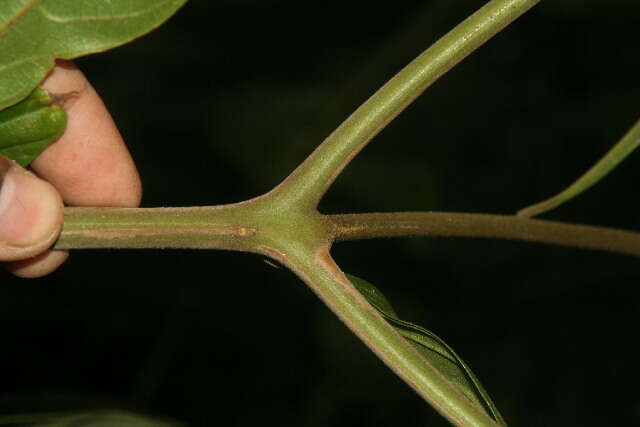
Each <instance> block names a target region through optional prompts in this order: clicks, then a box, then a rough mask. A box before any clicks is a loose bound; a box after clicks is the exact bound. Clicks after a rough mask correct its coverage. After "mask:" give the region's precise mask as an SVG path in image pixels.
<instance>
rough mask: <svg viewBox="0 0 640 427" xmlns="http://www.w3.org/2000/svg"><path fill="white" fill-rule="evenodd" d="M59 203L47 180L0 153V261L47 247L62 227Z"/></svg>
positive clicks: (22, 256) (27, 255)
mask: <svg viewBox="0 0 640 427" xmlns="http://www.w3.org/2000/svg"><path fill="white" fill-rule="evenodd" d="M63 206H64V205H63V203H62V199H61V198H60V195H59V194H58V192H57V191H56V190H55V188H54V187H53V186H52V185H51V184H49V183H48V182H45V181H43V180H41V179H40V178H38V177H36V176H35V175H33V174H32V173H31V172H28V171H27V170H26V169H23V168H22V167H20V166H18V165H17V164H16V163H14V162H12V161H10V160H8V159H7V158H5V157H2V156H0V261H16V260H24V259H28V258H32V257H35V256H36V255H39V254H40V253H42V252H44V251H45V250H46V249H48V248H49V247H50V246H51V245H52V244H53V243H54V242H55V240H56V239H57V238H58V234H59V233H60V229H61V228H62V222H63Z"/></svg>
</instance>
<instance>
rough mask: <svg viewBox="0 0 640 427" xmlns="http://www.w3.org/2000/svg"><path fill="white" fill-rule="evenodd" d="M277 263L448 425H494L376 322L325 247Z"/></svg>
mask: <svg viewBox="0 0 640 427" xmlns="http://www.w3.org/2000/svg"><path fill="white" fill-rule="evenodd" d="M285 252H286V255H285V254H284V253H285ZM276 259H277V260H278V261H280V262H281V263H283V264H284V265H287V266H288V267H289V268H290V269H291V270H293V271H294V272H295V273H296V274H298V276H299V277H300V278H301V279H302V280H304V281H305V282H306V283H307V285H309V287H310V288H311V289H312V290H313V291H314V292H315V293H316V295H318V297H320V299H321V300H322V301H324V302H325V303H326V304H327V305H328V306H329V308H331V310H332V311H333V312H334V313H335V314H336V315H337V316H338V317H339V318H340V320H342V321H343V322H344V323H345V325H347V327H349V329H351V330H352V331H353V332H354V333H355V334H356V335H357V336H358V337H359V338H360V339H361V340H362V341H363V342H364V343H365V344H366V345H367V346H368V347H369V348H370V349H371V350H372V351H373V352H374V353H375V354H376V355H377V356H378V357H379V358H380V359H382V360H383V361H384V362H385V363H386V364H387V366H389V367H390V368H391V369H392V370H393V371H394V372H395V373H396V374H397V375H398V376H399V377H400V378H402V379H403V380H404V381H405V382H406V383H407V384H408V385H409V386H411V387H412V388H413V389H414V390H415V391H416V392H417V393H418V394H419V395H420V396H422V397H423V398H424V399H425V400H427V401H428V402H429V403H430V404H431V405H432V406H433V407H434V408H435V409H436V410H437V411H438V412H440V413H441V414H442V415H443V416H444V417H445V418H447V419H448V420H449V421H450V422H451V423H453V424H454V425H458V426H492V427H495V426H497V425H498V424H497V423H496V422H495V421H494V420H493V419H492V418H491V417H490V416H489V415H488V414H487V413H486V412H485V411H484V409H483V408H481V407H480V406H478V405H477V404H476V403H474V402H472V401H471V400H470V399H469V398H467V397H466V396H465V395H464V394H462V392H460V391H459V390H457V389H456V388H455V386H454V385H452V383H450V382H449V381H448V380H447V379H446V378H444V377H443V376H442V374H441V373H440V372H439V371H438V370H437V369H435V368H434V367H433V366H432V365H431V364H430V363H429V362H428V361H427V360H426V359H424V358H423V357H422V356H421V355H420V354H419V353H418V352H417V351H416V349H415V348H414V347H413V346H412V345H411V344H410V343H409V342H408V341H407V340H405V339H404V338H403V337H402V336H401V335H400V334H398V332H397V331H396V330H395V329H394V328H393V327H392V326H391V325H390V324H389V323H388V322H387V321H386V320H384V318H383V317H382V316H380V314H379V313H378V311H377V310H375V309H374V308H373V307H372V306H371V304H369V302H368V301H367V300H366V299H365V298H364V297H363V296H362V295H361V294H360V293H359V292H358V291H357V290H356V289H355V288H354V286H353V285H352V284H351V282H350V281H349V280H348V279H347V278H346V277H345V275H344V273H343V272H342V271H341V270H340V268H339V267H338V266H337V265H336V264H335V263H334V261H333V259H332V258H331V256H330V255H329V252H328V247H324V246H320V247H316V248H314V249H311V250H310V249H309V248H305V249H303V250H295V249H291V250H286V251H283V252H282V254H281V256H276Z"/></svg>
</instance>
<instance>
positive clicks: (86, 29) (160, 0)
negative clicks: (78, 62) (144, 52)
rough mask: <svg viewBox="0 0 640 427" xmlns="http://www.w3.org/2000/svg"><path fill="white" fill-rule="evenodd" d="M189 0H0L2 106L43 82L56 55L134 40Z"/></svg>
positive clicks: (77, 53)
mask: <svg viewBox="0 0 640 427" xmlns="http://www.w3.org/2000/svg"><path fill="white" fill-rule="evenodd" d="M186 1H187V0H109V1H105V0H2V1H0V110H1V109H4V108H6V107H8V106H9V105H13V104H15V103H17V102H18V101H20V100H21V99H23V98H25V97H26V96H27V95H28V94H29V92H31V91H32V90H33V89H34V88H35V87H36V86H37V85H38V84H40V82H41V81H42V80H43V79H44V77H45V76H46V74H47V73H48V72H49V70H51V68H52V67H53V64H54V59H55V58H65V59H73V58H77V57H78V56H82V55H87V54H90V53H95V52H102V51H105V50H107V49H111V48H113V47H116V46H119V45H122V44H124V43H127V42H130V41H131V40H133V39H135V38H137V37H140V36H141V35H143V34H146V33H148V32H149V31H151V30H153V29H155V28H156V27H158V26H159V25H160V24H162V23H163V22H164V21H165V20H166V19H168V18H169V17H170V16H171V15H172V14H173V13H174V12H175V11H176V10H177V9H178V8H179V7H180V6H182V5H183V4H184V3H185V2H186Z"/></svg>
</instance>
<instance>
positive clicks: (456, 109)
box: [0, 0, 640, 426]
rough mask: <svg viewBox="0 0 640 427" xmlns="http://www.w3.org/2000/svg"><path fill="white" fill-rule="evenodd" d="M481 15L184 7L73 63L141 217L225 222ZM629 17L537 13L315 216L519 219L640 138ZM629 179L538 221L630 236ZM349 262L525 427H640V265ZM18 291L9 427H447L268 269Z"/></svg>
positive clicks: (603, 7)
mask: <svg viewBox="0 0 640 427" xmlns="http://www.w3.org/2000/svg"><path fill="white" fill-rule="evenodd" d="M483 3H484V2H483V1H481V0H457V1H450V0H434V1H425V0H422V1H417V0H416V1H412V0H396V1H394V2H375V1H373V2H372V1H367V2H364V1H362V2H360V1H347V2H293V1H285V0H279V1H276V0H272V1H255V0H254V1H251V0H244V1H240V0H235V1H231V0H227V1H218V2H205V1H192V2H191V3H190V4H187V6H186V7H184V8H183V9H182V10H181V11H180V12H178V14H177V15H176V16H175V17H174V18H173V19H172V20H170V21H169V22H168V23H167V24H166V25H165V26H163V27H161V28H160V29H159V30H157V31H155V32H153V33H151V34H150V35H148V36H146V37H144V38H142V39H140V40H138V41H136V42H134V43H132V44H129V45H126V46H123V47H120V48H118V49H115V50H113V51H109V52H107V53H104V54H100V55H94V56H90V57H87V58H82V59H80V60H78V61H77V62H78V64H79V65H80V67H81V68H82V69H83V70H84V71H85V73H86V74H87V76H88V78H89V79H90V80H91V81H92V83H93V84H94V86H95V87H96V89H97V90H98V91H99V92H100V93H101V95H102V96H103V98H104V100H105V102H106V104H107V105H108V107H109V108H110V110H111V112H112V114H113V116H114V119H115V121H116V123H118V125H119V127H120V129H121V131H122V133H123V135H124V137H125V139H126V140H127V142H128V144H129V146H130V149H131V151H132V153H133V156H134V158H135V159H136V162H137V164H138V166H139V169H140V173H141V176H142V179H143V183H144V190H145V197H144V201H143V206H188V205H205V204H220V203H228V202H235V201H240V200H244V199H247V198H250V197H253V196H256V195H259V194H261V193H263V192H265V191H267V190H268V189H270V188H271V187H273V186H274V185H275V184H276V183H278V182H279V181H280V180H281V179H282V178H284V177H285V176H286V175H287V174H288V173H289V172H290V171H291V170H292V169H293V168H294V167H295V166H296V165H297V164H298V163H299V162H300V161H302V159H303V158H304V157H305V156H306V155H307V154H308V153H309V152H310V151H311V150H312V149H313V148H314V147H315V146H316V145H317V144H319V143H320V142H321V141H322V139H323V138H324V137H325V136H326V135H328V134H329V133H330V132H331V130H333V129H334V128H335V127H336V126H337V125H338V124H339V123H340V122H341V121H342V120H343V119H344V118H345V117H346V116H347V115H348V114H349V113H350V112H351V111H353V110H354V109H355V108H356V107H357V106H358V105H359V104H360V103H361V102H363V101H364V100H365V99H366V98H367V97H368V96H369V95H370V94H371V93H373V91H375V90H376V89H377V88H378V87H379V86H381V85H382V84H383V83H384V82H385V81H386V80H387V79H388V78H390V77H391V76H392V75H393V74H394V73H395V72H397V71H398V70H399V69H400V68H401V67H402V66H404V65H405V64H406V63H407V62H409V61H410V60H411V59H412V58H414V57H415V56H417V55H418V54H419V53H420V52H421V51H422V50H424V49H425V48H426V47H428V46H429V45H430V44H431V43H432V42H434V41H435V40H436V39H437V38H438V37H439V36H441V35H442V34H444V33H445V32H446V31H447V30H449V29H450V28H452V27H453V26H454V25H455V24H456V23H458V22H459V21H461V20H462V19H463V18H465V17H466V16H468V15H469V14H470V13H472V12H473V11H474V10H475V9H477V8H479V7H480V6H481V5H482V4H483ZM639 16H640V4H639V3H638V2H637V1H635V0H627V1H623V0H615V1H609V2H604V1H601V0H590V1H577V0H571V1H569V0H567V1H548V2H543V4H541V5H539V6H536V7H535V8H534V9H532V10H531V11H530V12H529V13H528V14H526V15H525V16H524V17H522V18H520V19H519V20H518V21H516V23H515V24H513V25H512V26H511V27H509V28H508V29H507V30H505V31H503V32H502V33H500V34H499V35H498V36H497V37H495V38H494V39H493V40H491V41H490V42H489V43H488V44H487V45H485V46H484V47H482V48H481V49H480V50H479V51H477V52H476V53H474V54H473V55H472V56H471V57H469V58H467V59H466V60H465V61H463V62H462V63H461V64H460V65H459V66H457V67H456V68H455V69H454V70H452V71H451V72H449V73H448V74H447V75H446V76H444V77H443V78H441V79H440V80H439V81H438V82H437V83H436V84H435V85H434V86H433V87H432V88H430V89H429V90H428V91H427V92H426V93H425V95H423V96H422V97H421V98H419V99H418V100H417V101H416V102H415V103H414V104H413V105H412V106H411V107H410V108H409V109H408V110H407V111H406V112H404V113H403V114H402V115H401V116H400V117H399V118H398V119H397V120H396V121H394V122H393V123H392V124H391V125H390V126H389V127H388V128H386V129H385V130H384V131H383V132H382V133H381V134H380V135H379V136H378V137H376V139H375V140H374V141H373V142H372V143H371V144H370V146H369V147H367V149H366V150H364V151H363V153H362V154H361V155H360V156H359V157H358V158H357V159H356V160H355V161H354V162H353V164H352V165H350V166H349V167H348V168H347V170H345V172H344V173H343V174H342V175H341V177H340V178H339V179H338V181H337V182H336V184H335V185H334V186H333V187H332V189H331V190H330V192H329V194H328V195H327V197H326V198H325V199H324V200H323V202H322V205H321V210H322V211H323V212H325V213H338V212H364V211H394V210H438V211H464V212H486V213H503V214H509V213H513V212H515V211H516V210H517V209H519V208H521V207H523V206H526V205H528V204H530V203H533V202H536V201H539V200H541V199H543V198H546V197H548V196H550V195H552V194H554V193H555V192H557V191H559V190H560V189H562V188H563V187H564V186H566V185H567V184H568V183H570V182H571V181H572V180H573V179H575V178H576V177H577V176H578V175H580V174H581V173H582V172H583V171H584V170H586V168H587V167H589V166H590V165H591V164H592V163H593V162H594V161H595V160H596V159H597V158H599V157H600V156H601V155H602V154H603V153H604V152H605V151H606V150H607V149H608V148H609V147H610V146H611V145H612V144H613V143H614V142H615V141H616V140H617V139H618V138H619V137H621V136H622V135H623V134H624V132H626V130H627V129H628V128H629V127H630V126H631V125H632V124H633V123H634V121H635V120H637V118H638V99H640V88H639V85H638V65H639V60H638V42H639V40H640V37H639V32H640V19H639ZM639 162H640V160H638V158H637V155H633V156H631V158H630V159H629V160H628V161H626V162H624V163H623V164H622V165H621V166H620V167H619V168H618V169H617V170H616V171H615V172H613V173H612V174H611V175H610V176H609V177H608V178H607V179H606V180H605V181H603V182H602V183H600V184H598V185H597V186H596V187H594V188H593V189H592V190H590V191H589V192H588V193H586V194H585V195H583V196H581V197H579V198H578V199H576V200H575V201H572V202H571V203H569V204H567V205H566V206H564V207H562V208H560V209H558V210H557V211H554V212H551V213H549V214H546V215H545V216H544V217H545V218H549V219H555V220H562V221H571V222H578V223H588V224H594V225H602V226H609V227H618V228H625V229H638V228H639V227H640V222H639V218H640V217H639V215H638V202H637V194H638V193H637V190H636V188H637V187H636V183H637V182H638V179H639V178H640V172H638V163H639ZM333 254H334V256H335V258H336V259H337V260H338V262H339V264H340V265H341V266H342V268H343V269H344V270H345V271H348V272H350V273H352V274H356V275H359V276H361V277H364V278H366V279H368V280H370V281H371V282H373V283H375V284H376V285H378V286H379V287H380V288H381V289H382V290H383V291H384V292H385V293H386V294H387V296H388V297H389V299H390V300H391V301H392V302H393V304H394V305H395V307H396V309H397V311H398V312H399V313H400V315H401V316H402V317H403V318H405V319H407V320H410V321H413V322H415V323H418V324H421V325H423V326H425V327H427V328H429V329H431V330H433V331H434V332H436V333H437V334H439V335H440V336H441V337H443V338H445V339H446V340H447V341H448V342H449V343H450V344H451V345H452V346H453V347H454V348H455V349H456V350H457V352H458V353H459V354H460V355H461V356H462V357H463V358H464V359H465V360H466V361H467V362H468V363H469V364H470V365H471V367H472V368H473V369H474V371H475V372H476V374H477V375H478V376H479V377H480V379H481V380H482V382H483V383H484V385H485V387H486V388H487V390H488V391H489V392H490V394H491V395H492V396H493V397H494V400H495V402H496V404H497V405H498V407H499V408H500V409H501V410H502V412H503V415H504V416H505V418H506V419H507V421H509V422H510V424H512V425H518V426H541V425H580V426H585V425H602V424H605V423H606V424H608V425H613V424H625V425H632V424H637V423H639V422H640V392H639V391H638V389H637V384H638V380H639V379H640V378H639V377H640V375H639V374H638V372H637V371H638V369H637V366H636V365H637V363H636V361H637V360H638V358H639V357H640V345H639V344H638V339H637V336H638V332H637V325H636V323H637V312H638V309H639V308H640V303H639V300H638V297H639V292H638V288H637V285H638V280H639V279H640V272H639V271H638V267H639V265H638V261H637V259H636V258H632V257H627V256H622V255H616V254H607V253H599V252H590V251H583V250H575V249H568V248H557V247H547V246H542V245H536V244H526V243H514V242H505V241H491V240H471V239H453V240H446V239H404V240H402V239H397V240H395V239H390V240H379V241H365V242H357V243H341V244H338V245H336V246H335V248H334V250H333ZM2 283H3V286H2V287H0V304H1V307H2V310H1V315H0V316H1V319H2V322H1V323H0V325H1V328H2V329H1V330H0V336H2V351H0V412H1V413H13V412H24V411H34V410H42V411H50V410H69V409H82V408H96V407H118V408H125V409H131V410H137V411H142V412H146V413H151V414H156V415H163V416H168V417H171V418H174V419H178V420H182V421H185V422H186V423H187V424H188V425H193V426H208V425H215V424H217V423H219V424H220V425H230V426H236V425H237V426H253V425H278V426H299V425H303V426H360V425H369V426H396V425H402V426H425V425H430V426H436V425H446V422H445V421H444V420H443V419H441V418H440V417H439V415H437V414H436V413H435V411H433V410H432V409H431V408H430V407H429V406H427V405H426V404H424V402H423V401H422V400H421V399H420V398H419V397H418V396H417V395H416V394H415V393H414V392H413V391H412V390H411V389H410V388H409V387H408V386H406V385H405V384H404V383H402V382H401V381H400V380H399V379H397V378H396V377H395V376H394V375H393V374H392V373H391V371H389V369H388V368H386V367H385V366H384V365H383V364H382V362H380V361H379V360H377V359H376V358H375V357H374V356H373V355H372V354H371V353H370V352H369V351H368V350H367V349H366V348H365V347H364V345H363V344H361V343H360V342H359V341H357V339H356V338H355V337H354V336H352V335H351V334H350V333H349V332H348V331H347V330H346V328H345V327H344V326H343V325H341V324H340V323H339V321H337V320H336V318H335V317H334V316H333V315H332V314H331V313H330V312H329V311H328V310H327V309H326V308H325V307H324V306H323V305H322V304H321V303H320V301H319V300H317V298H316V297H315V296H314V295H313V294H312V293H311V292H310V291H309V290H308V289H307V288H306V287H305V286H304V285H303V284H302V283H301V282H300V281H299V280H298V279H297V278H296V277H295V276H293V275H292V274H291V273H289V272H287V271H286V270H282V269H274V268H272V267H271V266H269V265H267V264H266V263H265V262H263V259H262V258H261V257H258V256H255V255H246V254H237V253H229V252H213V251H202V252H196V251H172V250H166V251H159V250H145V251H134V250H120V251H105V250H101V251H97V250H96V251H93V250H87V251H74V252H73V254H72V257H71V258H70V260H69V261H68V263H67V264H66V265H65V266H64V267H63V268H62V269H60V270H59V271H58V272H56V273H54V274H52V275H50V276H49V277H46V278H43V279H38V280H19V279H15V278H12V277H9V275H8V274H6V273H5V274H4V275H3V276H2Z"/></svg>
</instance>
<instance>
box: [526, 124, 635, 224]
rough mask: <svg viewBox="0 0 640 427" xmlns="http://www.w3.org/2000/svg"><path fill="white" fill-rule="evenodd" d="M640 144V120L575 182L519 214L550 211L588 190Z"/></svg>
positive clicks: (538, 213)
mask: <svg viewBox="0 0 640 427" xmlns="http://www.w3.org/2000/svg"><path fill="white" fill-rule="evenodd" d="M638 145H640V120H638V121H637V122H636V124H635V125H633V127H632V128H631V129H629V131H628V132H627V133H626V134H625V135H624V136H623V137H622V139H621V140H620V141H618V142H617V143H616V144H615V145H614V146H613V147H612V148H611V150H609V151H608V152H607V154H605V155H604V156H603V157H602V158H601V159H600V160H599V161H598V162H597V163H596V164H595V165H593V166H592V167H591V169H589V170H588V171H586V172H585V173H584V175H582V176H581V177H580V178H578V179H577V180H576V181H575V182H574V183H573V184H571V185H570V186H568V187H567V188H566V189H564V190H563V191H561V192H560V193H558V194H556V195H555V196H553V197H551V198H549V199H547V200H543V201H542V202H539V203H536V204H535V205H531V206H527V207H526V208H524V209H520V210H519V211H518V213H517V215H518V216H523V217H532V216H536V215H540V214H541V213H544V212H547V211H550V210H551V209H554V208H556V207H558V206H560V205H561V204H563V203H565V202H566V201H568V200H571V199H573V198H574V197H576V196H577V195H579V194H580V193H583V192H584V191H586V190H588V189H589V188H590V187H592V186H593V185H595V184H596V183H597V182H598V181H600V180H601V179H602V178H604V177H605V176H606V175H607V174H608V173H609V172H611V171H612V170H613V169H614V168H615V167H616V166H618V164H619V163H620V162H621V161H623V160H624V159H625V158H626V157H627V156H628V155H629V154H631V153H632V152H633V150H635V149H636V148H637V147H638Z"/></svg>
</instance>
